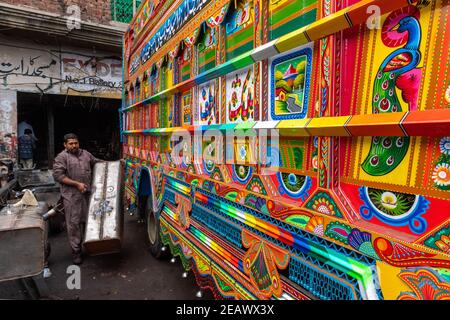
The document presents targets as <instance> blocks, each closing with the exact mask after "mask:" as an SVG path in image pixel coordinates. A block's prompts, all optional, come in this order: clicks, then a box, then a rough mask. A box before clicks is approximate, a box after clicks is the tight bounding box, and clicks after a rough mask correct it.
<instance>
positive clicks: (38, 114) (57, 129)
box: [17, 92, 121, 169]
mask: <svg viewBox="0 0 450 320" xmlns="http://www.w3.org/2000/svg"><path fill="white" fill-rule="evenodd" d="M120 105H121V101H120V100H117V99H105V98H96V97H81V96H65V95H52V94H43V95H40V94H34V93H21V92H19V93H18V95H17V120H18V123H21V122H22V121H24V120H26V121H27V123H29V124H30V125H31V126H32V127H33V131H34V134H35V136H36V138H37V139H38V141H37V149H36V152H35V157H34V158H35V163H36V169H45V168H49V169H51V168H52V166H53V160H54V157H56V155H58V153H59V152H61V151H62V150H63V149H64V146H63V142H64V140H63V136H64V135H65V134H66V133H70V132H72V133H75V134H77V135H78V137H79V140H80V147H81V148H83V149H86V150H88V151H89V152H91V153H92V154H93V155H94V156H95V157H98V158H100V159H104V160H108V161H114V160H118V159H120V129H119V113H118V110H119V108H120Z"/></svg>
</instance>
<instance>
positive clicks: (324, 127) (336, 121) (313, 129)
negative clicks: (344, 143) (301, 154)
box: [307, 116, 350, 136]
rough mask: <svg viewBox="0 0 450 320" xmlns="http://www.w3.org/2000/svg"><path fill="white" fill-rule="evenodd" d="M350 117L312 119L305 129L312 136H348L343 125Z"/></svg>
mask: <svg viewBox="0 0 450 320" xmlns="http://www.w3.org/2000/svg"><path fill="white" fill-rule="evenodd" d="M349 118H350V116H342V117H323V118H313V119H312V120H311V122H310V123H309V124H308V126H307V129H308V131H309V132H310V133H311V135H313V136H349V134H348V132H347V130H346V129H345V127H344V125H345V123H346V122H347V121H348V119H349Z"/></svg>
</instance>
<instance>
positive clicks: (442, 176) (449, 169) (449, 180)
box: [432, 163, 450, 187]
mask: <svg viewBox="0 0 450 320" xmlns="http://www.w3.org/2000/svg"><path fill="white" fill-rule="evenodd" d="M432 178H433V181H434V183H435V184H437V185H438V186H441V187H447V186H450V165H449V164H448V163H438V164H437V166H436V168H434V171H433V175H432Z"/></svg>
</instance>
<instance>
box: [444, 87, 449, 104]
mask: <svg viewBox="0 0 450 320" xmlns="http://www.w3.org/2000/svg"><path fill="white" fill-rule="evenodd" d="M445 100H447V102H448V103H450V85H449V86H448V87H447V90H446V91H445Z"/></svg>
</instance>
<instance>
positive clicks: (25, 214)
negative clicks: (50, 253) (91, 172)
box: [0, 202, 48, 281]
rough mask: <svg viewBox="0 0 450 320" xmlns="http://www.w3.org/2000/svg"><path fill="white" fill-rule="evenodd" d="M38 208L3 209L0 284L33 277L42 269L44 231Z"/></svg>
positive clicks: (44, 208)
mask: <svg viewBox="0 0 450 320" xmlns="http://www.w3.org/2000/svg"><path fill="white" fill-rule="evenodd" d="M47 210H48V207H47V204H46V203H45V202H39V206H37V207H24V208H22V207H5V208H3V209H2V210H1V211H0V281H6V280H14V279H19V278H24V277H31V276H35V275H37V274H39V273H41V272H42V270H43V269H44V258H45V252H44V246H45V242H46V227H45V222H44V221H43V219H42V217H41V216H42V214H43V213H45V212H47Z"/></svg>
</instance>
